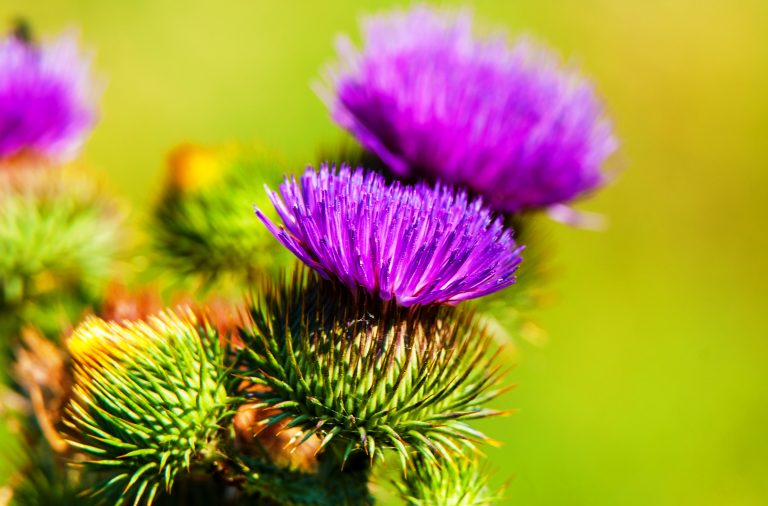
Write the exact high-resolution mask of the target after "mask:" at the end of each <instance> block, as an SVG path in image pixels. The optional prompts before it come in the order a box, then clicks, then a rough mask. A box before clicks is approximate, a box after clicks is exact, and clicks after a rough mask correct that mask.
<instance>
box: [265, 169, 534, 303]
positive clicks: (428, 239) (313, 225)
mask: <svg viewBox="0 0 768 506" xmlns="http://www.w3.org/2000/svg"><path fill="white" fill-rule="evenodd" d="M267 192H268V194H269V197H270V200H271V201H272V203H273V204H274V206H275V209H276V210H277V212H278V214H279V216H280V218H281V219H282V221H283V224H284V225H285V228H283V227H278V226H276V225H275V224H274V223H272V222H271V221H270V220H269V219H268V218H267V217H266V216H264V214H263V213H262V212H261V211H260V210H259V209H256V215H257V216H258V217H259V218H260V219H261V221H262V222H264V224H265V225H266V226H267V228H268V229H269V231H270V232H272V234H273V235H274V236H275V237H276V238H277V239H278V240H279V241H280V242H281V243H283V245H284V246H285V247H286V248H288V249H289V250H291V251H292V252H293V253H294V254H295V255H296V256H297V257H299V259H301V260H302V261H303V262H304V263H305V264H307V265H308V266H310V267H311V268H313V269H315V270H316V271H317V272H318V273H319V274H320V275H321V276H323V277H324V278H326V279H328V278H337V279H338V280H339V281H341V283H343V284H344V285H346V286H347V287H348V288H349V289H350V290H352V291H356V290H357V289H358V287H361V288H363V289H364V290H365V291H366V292H368V293H369V294H371V295H374V296H378V297H380V298H382V299H383V300H391V299H395V300H396V301H397V303H398V304H399V305H401V306H411V305H414V304H421V305H424V304H440V303H446V304H455V303H457V302H459V301H462V300H465V299H472V298H475V297H481V296H483V295H486V294H489V293H492V292H495V291H497V290H500V289H502V288H504V287H506V286H509V285H511V284H513V283H514V282H515V276H514V273H515V270H516V269H517V266H518V265H519V264H520V261H521V257H520V252H521V251H522V247H517V246H516V245H515V241H514V240H513V238H512V232H511V231H510V230H508V229H506V228H504V225H503V224H502V222H501V220H500V219H498V218H496V217H494V216H493V214H492V213H491V211H490V210H488V209H487V208H486V207H484V206H483V203H482V201H481V199H479V198H476V199H474V200H469V198H468V196H467V194H466V192H464V191H455V190H453V189H452V188H451V187H448V186H445V185H441V184H438V185H436V186H434V187H433V186H430V185H428V184H426V183H418V184H416V185H414V186H409V185H405V184H402V183H400V182H398V181H396V182H394V183H392V184H387V182H386V181H385V180H384V178H383V177H382V176H381V175H379V174H377V173H375V172H365V171H364V170H363V169H362V168H357V169H355V170H354V171H353V170H351V169H350V168H349V166H346V165H343V166H342V167H341V169H340V170H336V169H335V168H333V167H332V168H330V169H329V168H328V166H327V165H323V166H322V167H321V168H320V171H319V172H315V170H314V169H312V168H311V167H310V168H308V169H307V171H306V172H305V173H304V175H303V176H302V177H301V185H299V184H298V183H297V181H296V179H295V178H294V177H291V179H290V180H289V179H288V178H286V179H285V182H284V183H283V184H281V185H280V193H281V194H282V199H281V198H280V196H279V195H278V194H277V193H275V192H273V191H270V190H269V188H267Z"/></svg>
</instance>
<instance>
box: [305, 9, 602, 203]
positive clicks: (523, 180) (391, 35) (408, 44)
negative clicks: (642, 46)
mask: <svg viewBox="0 0 768 506" xmlns="http://www.w3.org/2000/svg"><path fill="white" fill-rule="evenodd" d="M363 36H364V43H365V44H364V47H363V49H362V50H358V49H356V48H355V47H354V46H353V44H352V43H351V42H350V41H349V39H348V38H342V39H340V41H339V53H340V60H341V61H340V63H339V64H337V65H336V66H335V67H332V68H330V69H329V72H328V81H329V84H330V87H331V88H333V89H331V90H328V89H322V87H321V89H320V94H321V96H323V98H324V99H325V100H326V102H327V103H328V104H329V107H330V108H331V110H332V113H333V117H334V119H335V120H336V121H337V122H338V123H339V124H340V125H341V126H343V127H344V128H346V129H347V130H349V131H350V132H351V133H352V134H353V135H354V136H355V137H357V139H358V140H359V141H360V142H361V143H362V144H363V146H364V147H365V148H367V149H369V150H371V151H373V152H374V153H375V154H376V155H378V156H379V157H380V158H381V159H382V161H383V162H384V163H385V164H386V165H387V166H388V168H389V169H390V170H391V171H392V172H393V173H394V174H395V175H396V176H397V177H401V178H427V179H430V180H439V181H443V182H447V183H451V184H457V185H462V186H465V187H467V188H469V189H471V190H472V191H474V192H476V193H478V194H480V195H482V196H483V197H484V198H485V200H486V202H487V203H488V204H489V205H490V206H491V207H492V208H494V209H496V210H498V211H503V212H517V211H521V210H526V209H533V208H542V207H547V206H550V205H553V204H558V203H564V202H568V201H570V200H572V199H573V198H575V197H577V196H579V195H581V194H583V193H585V192H588V191H590V190H593V189H595V188H597V187H598V186H600V185H601V183H603V180H604V176H603V174H602V173H601V165H602V163H603V161H604V160H605V159H606V158H607V157H608V156H609V155H610V154H611V153H612V152H613V151H614V150H615V149H616V146H617V142H616V140H615V138H614V136H613V134H612V128H611V126H610V124H609V122H608V121H607V120H605V119H604V117H603V106H602V104H601V102H600V101H599V100H598V98H597V97H596V96H595V93H594V91H593V89H592V85H591V84H590V82H589V81H587V80H585V79H584V78H582V77H581V76H580V75H579V74H578V73H577V72H576V71H575V70H574V69H570V68H565V69H561V68H560V65H559V61H558V58H557V57H556V56H555V55H553V54H551V53H550V52H549V51H548V50H547V49H545V48H542V47H538V46H535V45H533V44H531V43H530V41H528V40H521V41H519V42H517V43H516V44H515V45H514V46H513V47H511V48H510V47H509V46H508V45H507V41H506V39H505V38H504V37H502V36H497V37H490V38H485V39H481V38H476V37H474V36H473V33H472V17H471V15H470V14H469V13H467V12H461V13H456V14H451V13H440V12H436V11H434V10H433V9H430V8H428V7H425V6H418V7H415V8H413V9H412V10H410V11H406V12H401V11H395V12H394V13H392V14H390V15H384V16H375V17H371V18H368V19H366V20H365V21H364V23H363Z"/></svg>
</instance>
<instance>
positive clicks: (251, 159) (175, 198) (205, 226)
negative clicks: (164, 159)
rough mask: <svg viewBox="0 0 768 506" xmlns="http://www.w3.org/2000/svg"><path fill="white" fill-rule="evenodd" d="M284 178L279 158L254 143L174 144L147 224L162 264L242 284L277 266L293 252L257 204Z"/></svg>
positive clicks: (201, 276) (210, 279)
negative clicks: (277, 237) (256, 208)
mask: <svg viewBox="0 0 768 506" xmlns="http://www.w3.org/2000/svg"><path fill="white" fill-rule="evenodd" d="M281 179H282V171H281V170H280V169H279V163H278V162H277V161H275V159H274V157H272V156H270V155H268V154H266V153H264V152H262V151H260V150H257V149H244V148H234V147H227V148H220V149H209V148H203V147H196V146H182V147H180V148H178V149H176V150H175V151H174V152H173V153H172V154H171V156H170V157H169V179H168V183H167V186H166V188H165V191H164V193H163V196H162V198H161V200H160V202H159V203H158V205H157V207H156V208H155V210H154V220H153V224H152V227H151V230H150V233H151V234H152V235H153V240H154V245H155V250H156V251H157V253H158V256H159V257H160V261H161V264H162V266H163V267H167V268H169V269H170V270H171V271H173V272H174V273H175V275H176V276H178V277H179V278H182V279H183V278H187V277H189V276H195V277H198V278H199V279H201V280H202V281H203V282H204V283H210V282H213V281H217V280H219V279H220V278H221V277H222V276H229V277H234V279H235V281H236V282H238V284H239V285H241V286H242V285H243V284H244V282H247V281H252V279H253V278H254V277H261V275H263V274H264V273H270V272H276V271H277V270H278V268H279V267H280V266H281V265H284V264H285V263H287V261H288V259H289V258H290V253H288V252H286V251H284V248H281V247H280V244H279V243H278V242H277V241H275V240H274V239H273V238H272V236H271V235H270V234H269V232H268V231H267V230H266V229H265V228H264V227H263V226H262V225H261V224H260V223H259V221H258V219H257V218H256V216H255V215H254V213H253V206H254V205H258V206H260V207H261V208H267V207H268V206H269V201H268V198H267V196H266V192H265V191H264V185H265V184H269V185H275V184H277V183H279V182H280V181H281ZM270 207H271V206H270Z"/></svg>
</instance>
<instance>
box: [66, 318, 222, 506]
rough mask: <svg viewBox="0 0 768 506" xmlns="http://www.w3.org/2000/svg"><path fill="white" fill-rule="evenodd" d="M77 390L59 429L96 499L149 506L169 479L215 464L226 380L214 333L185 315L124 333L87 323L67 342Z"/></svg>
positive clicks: (126, 327) (128, 327)
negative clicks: (95, 477)
mask: <svg viewBox="0 0 768 506" xmlns="http://www.w3.org/2000/svg"><path fill="white" fill-rule="evenodd" d="M68 344H69V349H70V352H71V354H72V357H73V359H74V363H75V387H74V392H73V399H72V401H71V403H70V406H69V412H68V417H67V419H66V423H67V425H68V426H69V427H70V429H71V436H72V437H71V440H70V443H71V444H72V445H73V446H74V447H75V448H77V449H78V450H79V451H81V452H83V454H84V455H85V458H84V459H82V462H81V463H82V464H83V465H84V466H85V467H86V469H88V470H90V471H92V472H95V473H97V474H100V475H102V476H103V477H104V480H103V482H102V484H101V485H100V486H99V487H97V488H96V489H95V490H94V492H95V493H103V494H104V495H105V496H106V497H109V498H111V500H113V501H114V504H124V503H126V502H129V503H130V502H132V503H133V504H151V503H152V502H153V500H154V499H155V498H156V497H157V495H158V494H159V493H161V492H163V491H166V492H169V491H170V490H171V489H172V488H173V485H174V482H175V481H176V479H177V477H179V476H185V475H188V474H189V473H190V472H192V471H194V470H195V468H197V467H202V468H203V469H204V470H205V472H208V471H210V469H209V467H210V466H211V465H212V463H213V462H215V461H216V460H217V459H218V458H219V454H218V447H217V445H218V440H219V435H220V433H221V432H222V427H223V424H224V423H225V420H226V419H227V417H228V416H230V414H231V413H230V411H229V409H230V408H229V404H228V403H229V398H228V397H227V386H226V385H225V381H226V380H227V378H228V371H227V370H226V368H225V364H224V353H223V350H222V347H221V344H220V341H219V337H218V335H217V332H216V330H215V329H214V328H213V327H212V326H210V325H209V324H207V323H206V322H198V321H197V320H196V318H195V317H194V316H193V315H192V314H191V313H189V312H183V313H173V312H165V313H160V314H159V315H157V316H155V317H152V318H150V319H148V320H147V321H146V322H142V321H137V322H129V323H125V324H123V325H119V324H116V323H111V322H105V321H103V320H100V319H98V318H93V317H92V318H89V319H88V320H86V321H85V322H84V323H83V324H82V325H81V326H80V327H79V328H78V329H76V330H75V332H74V334H73V336H72V338H71V340H70V341H69V343H68Z"/></svg>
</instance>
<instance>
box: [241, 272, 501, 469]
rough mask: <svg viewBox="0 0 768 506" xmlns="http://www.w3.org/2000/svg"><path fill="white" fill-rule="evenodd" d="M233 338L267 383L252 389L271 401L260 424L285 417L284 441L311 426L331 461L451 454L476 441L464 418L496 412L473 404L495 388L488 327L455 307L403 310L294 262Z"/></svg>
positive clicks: (252, 373)
mask: <svg viewBox="0 0 768 506" xmlns="http://www.w3.org/2000/svg"><path fill="white" fill-rule="evenodd" d="M243 340H244V342H245V348H244V350H243V351H242V353H241V357H240V359H241V367H242V368H243V369H244V371H247V372H243V374H244V375H245V376H246V377H247V378H248V379H249V380H250V381H251V382H253V383H255V384H259V385H264V386H266V387H267V391H266V392H265V393H261V394H255V395H254V397H255V398H256V399H259V401H260V403H261V404H260V405H261V406H264V407H271V408H276V409H278V410H280V412H279V413H277V414H275V415H273V416H271V417H270V418H269V419H268V420H265V422H264V423H265V425H269V424H277V423H280V422H281V420H283V419H285V418H291V422H290V423H289V424H288V426H287V427H288V428H293V427H296V428H300V429H301V431H300V433H299V434H297V437H296V438H295V440H294V441H293V444H294V445H298V444H301V442H302V441H303V440H305V439H308V438H310V437H312V436H313V435H315V434H317V435H318V436H320V437H321V440H322V443H321V446H320V449H322V448H324V447H327V446H328V445H329V444H330V443H331V442H333V443H334V444H333V445H331V448H333V449H334V451H335V452H336V454H337V455H338V457H339V458H340V459H341V460H342V462H345V461H346V460H347V459H348V458H349V456H350V455H351V454H353V453H355V452H358V451H363V452H365V453H367V455H368V457H369V458H370V459H371V460H373V459H374V457H376V456H381V454H382V452H381V450H384V449H394V450H396V451H397V453H398V454H399V456H400V458H401V461H402V462H403V464H405V462H406V460H407V458H408V457H409V456H410V455H411V454H412V453H416V454H419V455H421V456H422V457H423V458H424V459H426V460H428V461H437V460H438V458H439V457H444V458H450V455H452V452H459V451H460V448H461V447H462V446H464V447H470V448H474V445H475V443H477V442H478V441H481V440H483V439H485V438H484V436H483V435H482V434H481V433H479V432H478V431H476V430H474V429H472V428H471V427H470V426H469V425H468V424H467V423H466V422H467V421H469V420H471V419H475V418H482V417H487V416H491V415H496V414H498V413H499V412H497V411H494V410H491V409H486V408H484V407H483V405H484V404H485V403H486V402H487V401H489V400H490V399H492V398H494V397H495V396H497V395H498V394H499V393H500V392H501V390H500V389H498V388H496V387H497V383H498V380H499V379H500V377H501V372H500V367H499V366H497V365H495V356H489V354H488V353H487V351H488V348H489V346H490V344H491V336H490V335H489V334H487V333H486V332H485V331H484V330H483V328H481V327H480V326H479V325H478V324H477V322H476V320H475V318H474V317H473V315H472V314H471V313H467V312H464V311H462V310H460V309H456V308H452V307H411V308H403V307H399V306H395V305H394V304H387V303H384V302H381V301H374V300H370V299H368V298H366V297H364V296H363V295H361V294H358V295H357V296H355V295H352V294H350V293H349V292H348V291H347V290H346V289H345V288H344V287H342V286H339V285H337V284H335V283H332V282H328V281H323V280H321V279H320V278H319V277H318V276H317V275H315V274H313V273H308V272H307V271H298V272H297V274H295V275H294V277H293V280H292V282H290V283H287V284H286V283H283V284H281V285H280V286H277V287H275V286H268V287H267V288H266V290H265V295H264V296H263V297H262V298H261V300H259V301H258V302H257V303H256V305H255V307H254V309H253V311H252V323H251V324H250V325H246V328H245V330H244V332H243Z"/></svg>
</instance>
